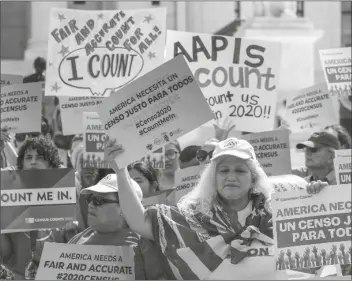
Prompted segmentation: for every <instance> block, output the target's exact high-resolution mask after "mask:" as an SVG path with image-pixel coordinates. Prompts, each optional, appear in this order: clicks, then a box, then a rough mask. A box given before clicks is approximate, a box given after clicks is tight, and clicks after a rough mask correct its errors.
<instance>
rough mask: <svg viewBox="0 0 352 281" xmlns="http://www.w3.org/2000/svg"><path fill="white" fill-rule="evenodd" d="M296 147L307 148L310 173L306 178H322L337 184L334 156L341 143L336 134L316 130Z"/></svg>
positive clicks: (313, 179) (331, 183)
mask: <svg viewBox="0 0 352 281" xmlns="http://www.w3.org/2000/svg"><path fill="white" fill-rule="evenodd" d="M296 147H297V148H298V149H305V160H306V167H307V168H308V171H309V175H308V176H307V177H305V178H304V179H305V180H306V181H307V182H311V181H318V180H321V181H325V182H328V183H329V184H330V185H335V184H336V178H335V171H334V157H335V150H338V149H340V143H339V140H338V139H337V137H336V136H335V135H334V134H332V133H330V132H328V131H321V132H316V133H314V134H313V135H312V136H311V137H310V138H309V139H308V140H307V141H304V142H301V143H298V144H297V146H296Z"/></svg>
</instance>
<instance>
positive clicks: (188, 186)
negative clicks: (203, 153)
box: [173, 165, 205, 204]
mask: <svg viewBox="0 0 352 281" xmlns="http://www.w3.org/2000/svg"><path fill="white" fill-rule="evenodd" d="M204 168H205V166H203V165H199V166H194V167H188V168H185V169H178V170H176V172H175V188H174V190H173V193H174V194H173V200H174V204H177V202H178V201H180V199H181V198H182V197H183V196H184V195H186V194H187V193H189V192H190V191H192V190H193V188H194V187H195V186H196V185H197V184H198V182H199V179H200V176H201V174H202V172H203V170H204Z"/></svg>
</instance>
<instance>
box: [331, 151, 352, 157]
mask: <svg viewBox="0 0 352 281" xmlns="http://www.w3.org/2000/svg"><path fill="white" fill-rule="evenodd" d="M351 156H352V150H351V149H339V150H335V158H345V157H347V158H349V159H351Z"/></svg>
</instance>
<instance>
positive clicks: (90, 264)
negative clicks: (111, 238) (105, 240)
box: [35, 243, 135, 280]
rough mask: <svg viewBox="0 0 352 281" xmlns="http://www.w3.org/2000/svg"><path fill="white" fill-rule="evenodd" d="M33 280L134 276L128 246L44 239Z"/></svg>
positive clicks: (130, 278)
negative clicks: (62, 242) (45, 240)
mask: <svg viewBox="0 0 352 281" xmlns="http://www.w3.org/2000/svg"><path fill="white" fill-rule="evenodd" d="M35 279H36V280H135V269H134V250H133V248H132V247H128V246H102V245H76V244H61V243H60V244H59V243H45V244H44V249H43V253H42V256H41V259H40V263H39V267H38V271H37V275H36V278H35Z"/></svg>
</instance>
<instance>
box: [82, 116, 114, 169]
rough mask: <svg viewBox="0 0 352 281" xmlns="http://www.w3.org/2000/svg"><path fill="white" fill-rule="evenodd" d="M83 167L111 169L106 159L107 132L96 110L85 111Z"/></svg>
mask: <svg viewBox="0 0 352 281" xmlns="http://www.w3.org/2000/svg"><path fill="white" fill-rule="evenodd" d="M83 127H84V129H85V132H84V134H83V147H84V151H83V167H84V168H99V169H109V168H110V166H109V164H108V163H107V162H106V161H105V160H104V141H105V132H104V128H103V125H102V124H101V121H100V117H99V115H98V113H96V112H83Z"/></svg>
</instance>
